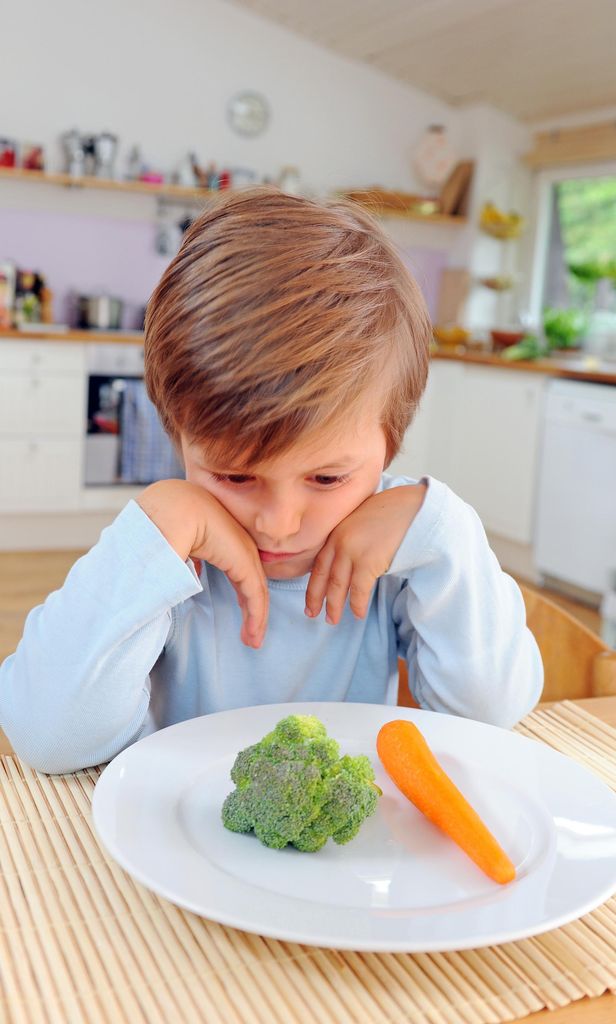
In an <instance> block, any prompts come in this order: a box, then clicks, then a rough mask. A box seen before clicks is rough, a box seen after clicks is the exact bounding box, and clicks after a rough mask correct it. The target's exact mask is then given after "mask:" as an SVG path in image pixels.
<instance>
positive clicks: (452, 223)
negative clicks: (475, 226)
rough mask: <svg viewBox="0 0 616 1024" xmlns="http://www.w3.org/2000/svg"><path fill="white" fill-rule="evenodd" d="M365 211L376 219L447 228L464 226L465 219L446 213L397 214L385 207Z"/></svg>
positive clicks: (367, 207) (368, 208) (369, 208)
mask: <svg viewBox="0 0 616 1024" xmlns="http://www.w3.org/2000/svg"><path fill="white" fill-rule="evenodd" d="M355 202H357V200H355ZM362 205H363V204H362ZM366 209H367V210H369V211H370V212H371V213H374V214H375V216H377V217H384V218H388V219H391V220H420V221H422V222H423V223H424V224H446V225H448V226H449V227H459V226H460V225H462V224H466V217H456V216H451V215H450V214H448V213H411V212H407V211H404V212H400V213H398V212H397V211H396V210H388V209H387V208H386V207H383V208H379V207H374V206H366Z"/></svg>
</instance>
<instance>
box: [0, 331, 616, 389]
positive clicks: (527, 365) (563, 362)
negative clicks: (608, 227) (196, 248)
mask: <svg viewBox="0 0 616 1024" xmlns="http://www.w3.org/2000/svg"><path fill="white" fill-rule="evenodd" d="M2 339H11V340H15V339H22V340H26V339H27V340H28V341H33V340H35V341H67V342H80V343H83V342H99V343H100V342H104V343H108V342H113V343H116V344H119V345H122V344H133V345H135V344H139V343H140V342H143V331H86V330H68V331H54V330H53V329H51V330H48V331H42V330H34V331H31V332H28V331H15V330H10V331H0V341H1V340H2ZM432 358H433V359H439V360H441V359H442V360H450V361H452V360H453V361H454V362H458V363H471V364H473V365H475V366H498V367H500V368H501V369H503V370H514V371H515V370H524V371H526V372H527V373H528V372H530V373H543V374H548V375H549V376H550V377H568V378H569V379H571V380H587V381H594V382H596V383H600V384H616V362H608V361H607V360H604V359H599V358H598V357H597V356H591V355H588V354H580V353H576V354H572V355H570V356H564V355H559V356H550V357H548V358H546V359H535V360H532V361H531V360H528V361H527V360H520V361H519V362H508V361H507V360H505V359H502V358H501V357H500V355H498V354H497V353H496V352H477V351H473V350H470V349H465V348H463V347H462V346H459V347H456V348H453V349H452V348H442V347H441V348H437V349H435V350H434V351H433V352H432Z"/></svg>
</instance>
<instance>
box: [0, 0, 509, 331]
mask: <svg viewBox="0 0 616 1024" xmlns="http://www.w3.org/2000/svg"><path fill="white" fill-rule="evenodd" d="M243 89H254V90H257V91H259V92H262V93H263V94H264V95H265V96H266V98H267V99H268V101H269V103H270V106H271V122H270V125H269V127H268V128H267V130H266V131H265V133H264V134H263V135H262V136H260V137H258V138H256V139H245V138H242V137H240V136H238V135H236V134H235V133H234V132H233V131H232V130H231V129H230V127H229V126H228V124H227V120H226V106H227V103H228V100H229V99H230V97H231V96H233V95H234V94H235V93H236V92H238V91H240V90H243ZM0 95H2V96H3V97H4V99H5V103H4V105H3V107H4V108H3V112H2V120H1V123H0V133H1V134H2V135H3V136H9V137H16V138H18V139H21V140H25V141H26V140H27V141H32V142H40V143H43V144H44V145H45V147H46V151H47V166H48V169H49V170H59V169H62V168H63V162H64V161H63V154H62V149H61V146H60V142H59V137H60V135H61V134H62V133H63V132H64V131H66V130H68V129H70V128H73V127H76V128H78V129H79V130H80V131H83V132H99V131H103V130H109V131H112V132H114V133H115V134H117V135H118V136H119V138H120V152H119V157H118V161H117V170H118V172H119V174H120V176H121V175H122V174H123V172H124V170H125V165H126V157H127V154H128V152H129V150H130V148H131V147H132V146H133V145H134V144H138V145H139V146H140V147H141V149H142V153H143V156H144V158H145V159H147V160H148V161H149V162H151V163H152V164H153V165H155V166H156V167H157V168H158V169H160V170H162V171H164V172H166V173H168V172H170V171H171V170H172V169H173V168H174V167H175V165H176V164H177V162H178V161H179V160H180V159H181V158H182V157H183V156H184V155H185V154H186V153H187V152H188V151H189V150H195V151H196V153H197V155H198V157H199V160H200V162H201V163H206V162H209V161H211V160H214V161H215V162H216V163H217V164H218V166H225V165H226V166H242V167H251V168H253V169H254V170H255V171H256V172H257V173H258V175H259V177H263V176H269V177H273V178H275V177H276V176H277V175H278V173H279V171H280V169H281V167H282V166H283V165H285V164H293V165H297V166H298V167H299V168H300V171H301V174H302V179H303V183H304V185H305V187H306V188H307V189H309V190H312V191H315V192H316V193H318V194H323V193H326V192H329V191H331V190H333V189H336V188H347V187H352V186H360V187H361V186H369V185H373V184H379V185H382V186H384V187H386V188H397V189H401V190H405V191H420V192H425V191H426V190H425V188H424V186H422V185H421V183H420V182H418V181H417V180H416V179H415V178H414V175H413V171H412V159H413V153H414V150H415V147H416V145H417V143H418V141H419V139H420V138H421V136H422V135H423V133H424V131H425V129H426V127H427V126H428V125H429V124H431V123H435V122H436V123H441V124H444V125H445V126H446V128H447V130H448V133H449V136H450V139H451V141H452V143H453V145H454V147H455V150H456V152H457V155H458V157H459V158H464V157H474V158H475V159H476V160H477V172H476V181H475V188H474V192H473V204H472V209H471V222H470V223H469V225H468V226H467V227H465V228H460V227H455V228H444V227H436V226H433V225H429V224H426V225H424V224H418V223H416V222H403V221H398V222H393V221H389V222H387V223H388V230H389V231H390V233H391V234H392V236H393V237H394V239H395V241H396V242H397V243H398V244H399V245H401V246H402V247H403V248H404V247H406V248H409V247H414V246H417V247H425V248H436V249H440V250H446V251H447V254H448V256H447V261H448V263H449V264H450V265H453V266H470V267H471V269H472V271H473V272H474V273H479V272H485V273H499V272H501V271H502V269H503V267H502V260H503V257H504V254H505V250H504V249H503V248H502V247H500V246H499V244H498V243H493V242H492V241H491V240H490V239H486V238H485V236H481V235H479V234H478V232H477V229H476V225H475V223H474V221H476V214H477V211H478V209H479V207H480V206H481V203H482V202H483V201H484V200H485V199H486V198H489V197H492V198H493V199H494V201H496V202H503V203H504V204H505V205H507V203H508V202H509V200H510V199H511V202H512V203H513V204H514V205H517V195H515V196H512V194H511V187H510V180H513V179H514V178H515V176H516V175H517V174H518V169H517V167H516V158H517V156H518V155H519V154H520V153H521V152H523V151H524V150H525V149H526V148H528V145H527V139H528V135H529V133H528V129H527V128H526V127H524V126H522V125H520V124H518V123H517V122H515V121H513V120H512V119H511V118H509V117H506V116H505V115H502V114H500V113H498V112H497V111H495V110H493V109H492V108H490V107H487V106H485V105H478V106H475V107H471V108H467V109H466V110H461V109H454V108H451V107H448V106H447V105H445V104H444V103H442V102H441V101H440V100H438V99H436V98H435V97H432V96H429V95H427V94H426V93H423V92H421V91H419V90H418V89H414V88H412V87H410V86H408V85H406V84H402V83H400V82H397V81H395V80H394V79H392V78H389V77H388V76H386V75H384V74H382V73H381V72H379V71H376V70H374V69H371V68H369V67H367V66H366V65H363V64H360V63H359V62H355V61H352V60H350V59H347V58H345V57H342V56H339V55H336V54H332V53H330V52H329V51H327V50H324V49H322V48H321V47H319V46H317V45H315V44H314V43H312V42H310V41H307V40H304V39H301V38H300V37H298V36H296V35H294V34H292V33H291V32H289V31H287V30H285V29H283V28H281V27H280V26H277V25H274V24H273V23H271V22H269V21H267V20H265V19H263V18H260V17H258V16H256V15H253V14H252V13H250V12H248V11H245V10H243V9H240V8H238V7H235V6H233V5H232V4H229V3H225V2H223V0H176V2H175V3H172V2H171V0H149V2H147V3H146V2H145V0H106V2H105V3H99V4H96V3H93V2H89V3H87V2H85V0H54V3H48V2H47V0H31V2H30V3H29V4H21V5H19V4H14V5H12V7H11V10H10V13H8V12H7V13H5V16H4V19H3V27H2V60H0ZM514 191H515V189H514ZM7 205H8V206H11V207H12V208H24V209H33V208H36V207H38V208H40V209H41V210H43V209H44V210H49V209H50V208H52V209H53V210H54V211H57V212H66V213H72V214H75V215H94V216H96V215H99V214H100V215H101V216H104V217H105V218H109V217H119V218H124V217H127V216H130V217H132V218H134V219H143V220H148V219H152V217H153V216H154V214H155V205H154V200H153V199H152V198H150V197H147V196H146V197H141V198H140V197H138V196H135V195H133V194H130V195H127V194H120V195H113V194H110V193H96V192H87V193H81V194H79V193H78V192H77V193H76V192H75V190H71V191H70V192H68V191H66V190H60V189H54V188H52V187H50V186H37V187H36V188H35V187H33V186H31V185H26V184H21V185H19V184H15V183H10V184H9V183H7V182H2V183H1V187H0V207H2V206H4V207H6V206H7ZM4 255H6V254H4ZM499 312H501V313H502V311H499V309H498V308H497V307H496V306H495V302H494V297H493V295H492V294H490V293H486V292H485V290H482V291H479V290H478V289H477V288H475V289H474V290H473V293H472V295H471V299H470V302H469V305H468V315H467V318H466V319H467V323H468V324H469V325H470V326H489V325H492V326H494V321H495V318H497V319H498V315H499ZM501 319H502V315H501Z"/></svg>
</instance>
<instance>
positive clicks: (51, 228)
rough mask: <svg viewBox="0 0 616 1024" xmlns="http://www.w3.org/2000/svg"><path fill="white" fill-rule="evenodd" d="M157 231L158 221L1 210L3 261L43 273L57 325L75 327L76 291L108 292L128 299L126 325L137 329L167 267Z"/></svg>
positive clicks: (0, 240) (125, 314) (0, 256)
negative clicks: (157, 245)
mask: <svg viewBox="0 0 616 1024" xmlns="http://www.w3.org/2000/svg"><path fill="white" fill-rule="evenodd" d="M155 230H156V228H155V224H154V221H152V223H148V222H144V221H131V220H110V219H107V218H104V217H73V216H70V215H67V214H57V213H47V212H45V213H41V212H34V211H33V212H28V211H23V210H18V211H13V210H0V259H11V260H14V261H15V263H16V264H17V266H19V267H22V268H23V269H29V270H37V271H39V272H40V273H41V274H43V275H44V277H45V279H46V282H47V285H48V286H49V287H50V288H51V290H52V292H53V294H54V318H55V320H56V321H57V322H59V323H68V324H70V325H71V326H72V325H73V323H74V320H73V317H72V313H71V310H72V303H71V294H72V293H75V292H77V293H99V292H108V293H109V294H111V295H114V296H117V298H119V299H123V300H124V301H125V303H126V305H125V309H124V323H123V325H122V326H123V327H125V328H126V329H133V328H136V327H139V326H140V322H139V315H140V310H141V309H142V308H143V306H145V304H146V302H147V300H148V298H149V296H150V293H151V292H152V289H153V288H154V285H155V284H156V282H157V281H158V279H159V277H160V275H161V274H162V272H163V270H164V269H165V267H166V265H167V263H168V260H167V258H166V257H163V256H159V254H158V253H157V252H156V251H155V249H154V237H155Z"/></svg>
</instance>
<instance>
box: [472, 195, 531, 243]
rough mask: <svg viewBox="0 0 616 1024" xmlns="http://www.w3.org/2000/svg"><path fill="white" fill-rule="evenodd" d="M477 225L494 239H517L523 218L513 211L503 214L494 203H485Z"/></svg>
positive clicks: (520, 231) (522, 224) (522, 225)
mask: <svg viewBox="0 0 616 1024" xmlns="http://www.w3.org/2000/svg"><path fill="white" fill-rule="evenodd" d="M479 224H480V227H481V228H482V230H483V231H485V232H486V233H487V234H488V235H492V236H493V237H494V238H518V237H519V235H521V233H522V229H523V227H524V218H523V217H521V216H520V214H519V213H515V212H514V211H512V212H510V213H504V211H503V210H499V209H498V207H497V206H495V205H494V203H491V202H487V203H484V204H483V209H482V211H481V214H480V216H479Z"/></svg>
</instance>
